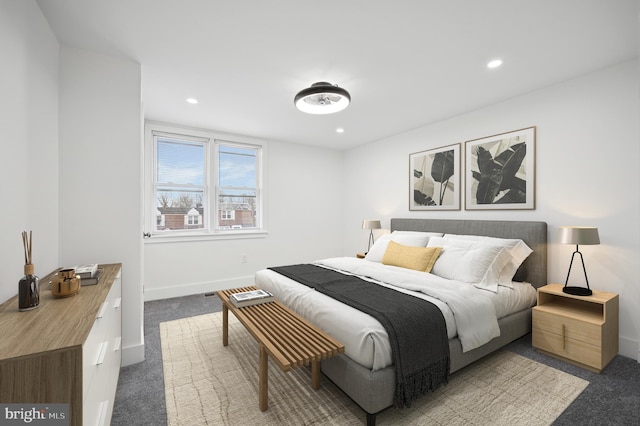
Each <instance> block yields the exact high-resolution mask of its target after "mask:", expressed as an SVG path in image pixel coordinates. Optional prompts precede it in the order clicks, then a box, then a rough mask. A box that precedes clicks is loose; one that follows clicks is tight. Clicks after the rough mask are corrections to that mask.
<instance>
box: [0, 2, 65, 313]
mask: <svg viewBox="0 0 640 426" xmlns="http://www.w3.org/2000/svg"><path fill="white" fill-rule="evenodd" d="M0 52H2V57H3V59H2V66H1V67H0V94H1V95H0V132H1V133H0V134H1V137H0V153H1V154H0V163H1V166H0V200H2V212H1V213H0V271H3V274H2V275H3V279H2V280H0V303H2V302H4V301H6V300H8V299H9V298H11V297H13V296H15V295H16V294H17V293H18V281H19V280H20V277H22V275H23V269H24V268H23V267H24V254H23V253H24V251H23V246H22V238H21V235H20V234H21V232H22V231H28V230H32V231H33V253H32V254H33V264H34V265H35V273H36V275H39V276H40V277H43V276H44V275H46V274H48V273H49V272H51V271H52V270H54V269H55V268H56V267H57V266H58V42H57V41H56V38H55V36H54V35H53V33H52V31H51V29H50V28H49V25H48V24H47V22H46V21H45V19H44V17H43V16H42V13H41V12H40V9H39V8H38V6H37V5H36V4H35V3H34V2H23V1H4V0H3V1H0ZM17 309H18V306H17V304H16V310H17Z"/></svg>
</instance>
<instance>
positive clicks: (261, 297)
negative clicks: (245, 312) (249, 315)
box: [229, 289, 275, 308]
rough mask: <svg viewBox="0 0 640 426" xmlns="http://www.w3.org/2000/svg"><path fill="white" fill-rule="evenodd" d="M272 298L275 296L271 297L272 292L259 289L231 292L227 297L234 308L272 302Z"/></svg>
mask: <svg viewBox="0 0 640 426" xmlns="http://www.w3.org/2000/svg"><path fill="white" fill-rule="evenodd" d="M274 300H275V298H274V297H273V294H271V293H269V292H268V291H265V290H261V289H258V290H251V291H243V292H241V293H233V294H232V295H231V296H230V297H229V301H231V303H232V304H233V306H235V307H236V308H244V307H245V306H252V305H258V304H261V303H267V302H273V301H274Z"/></svg>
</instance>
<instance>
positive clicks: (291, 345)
mask: <svg viewBox="0 0 640 426" xmlns="http://www.w3.org/2000/svg"><path fill="white" fill-rule="evenodd" d="M250 290H257V287H254V286H251V287H243V288H236V289H231V290H223V291H218V292H216V294H217V296H218V297H219V298H220V300H222V344H223V345H224V346H227V345H228V344H229V311H231V312H233V314H234V315H235V316H236V318H238V320H239V321H240V322H241V323H242V325H243V326H244V327H245V328H246V329H247V331H249V333H251V335H252V336H253V337H254V338H255V339H256V341H257V342H258V345H259V351H260V357H259V368H258V371H259V377H258V388H259V389H258V398H259V402H260V410H262V411H265V410H266V409H267V408H269V404H268V400H267V399H268V374H269V370H268V357H269V356H271V359H272V360H273V361H275V363H276V364H277V365H278V366H279V367H280V369H281V370H282V371H284V372H288V371H289V370H291V369H292V368H296V367H300V366H303V365H309V364H311V387H312V388H313V389H315V390H317V389H319V388H320V377H321V375H320V361H322V360H323V359H327V358H330V357H332V356H334V355H337V354H339V353H342V352H344V345H343V344H342V343H340V342H338V341H337V340H335V339H333V338H332V337H331V336H329V335H328V334H326V333H325V332H323V331H322V330H320V329H319V328H317V327H316V326H314V325H313V324H311V323H310V322H309V321H307V320H305V319H304V318H302V317H300V316H299V315H298V314H297V313H295V312H294V311H292V310H291V309H289V308H287V307H286V306H284V305H283V304H282V303H280V302H278V301H274V302H269V303H263V304H260V305H252V306H246V307H244V308H236V307H235V306H234V305H233V304H232V303H231V302H230V301H229V296H230V295H231V294H233V293H238V292H242V291H250Z"/></svg>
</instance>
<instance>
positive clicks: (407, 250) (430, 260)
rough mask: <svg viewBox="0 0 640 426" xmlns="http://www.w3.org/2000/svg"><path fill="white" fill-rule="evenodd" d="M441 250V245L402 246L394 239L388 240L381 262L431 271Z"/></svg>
mask: <svg viewBox="0 0 640 426" xmlns="http://www.w3.org/2000/svg"><path fill="white" fill-rule="evenodd" d="M441 251H442V247H412V246H403V245H402V244H398V243H396V242H395V241H389V245H388V246H387V251H385V252H384V256H382V263H383V264H385V265H392V266H399V267H401V268H407V269H414V270H416V271H422V272H431V268H433V264H434V263H436V259H438V256H440V252H441Z"/></svg>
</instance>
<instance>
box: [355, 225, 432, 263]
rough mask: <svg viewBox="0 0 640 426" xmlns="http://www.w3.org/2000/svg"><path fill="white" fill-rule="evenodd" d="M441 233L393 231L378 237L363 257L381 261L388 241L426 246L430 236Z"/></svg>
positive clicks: (405, 244) (372, 260)
mask: <svg viewBox="0 0 640 426" xmlns="http://www.w3.org/2000/svg"><path fill="white" fill-rule="evenodd" d="M442 235H443V234H442V233H437V232H413V231H393V232H392V233H391V234H385V235H383V236H381V237H380V238H378V239H377V240H376V242H375V243H374V244H373V245H372V246H371V249H370V250H369V252H368V253H367V255H366V256H365V257H364V258H365V259H367V260H369V261H371V262H382V256H384V253H385V252H386V251H387V246H388V245H389V241H395V242H396V243H398V244H402V245H404V246H413V247H426V246H427V242H428V241H429V238H430V237H434V236H435V237H442Z"/></svg>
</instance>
